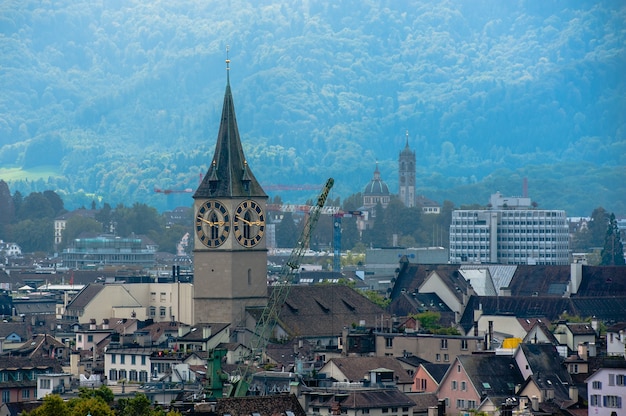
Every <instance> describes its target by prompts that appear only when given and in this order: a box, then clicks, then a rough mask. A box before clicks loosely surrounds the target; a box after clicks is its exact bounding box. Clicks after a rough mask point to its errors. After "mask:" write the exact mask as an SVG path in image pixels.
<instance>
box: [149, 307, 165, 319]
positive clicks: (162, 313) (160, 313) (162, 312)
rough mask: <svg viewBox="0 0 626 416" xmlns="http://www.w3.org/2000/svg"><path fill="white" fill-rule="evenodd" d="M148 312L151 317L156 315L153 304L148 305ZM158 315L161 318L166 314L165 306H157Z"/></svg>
mask: <svg viewBox="0 0 626 416" xmlns="http://www.w3.org/2000/svg"><path fill="white" fill-rule="evenodd" d="M148 313H149V315H150V316H151V317H153V318H154V317H155V316H156V307H155V306H150V309H149V312H148ZM159 316H160V317H161V318H163V317H165V316H167V308H166V307H165V306H161V307H160V308H159Z"/></svg>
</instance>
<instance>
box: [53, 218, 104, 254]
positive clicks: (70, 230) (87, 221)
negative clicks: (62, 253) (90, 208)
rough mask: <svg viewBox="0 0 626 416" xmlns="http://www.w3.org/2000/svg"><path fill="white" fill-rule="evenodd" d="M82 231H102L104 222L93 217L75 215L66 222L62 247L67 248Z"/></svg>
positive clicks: (97, 232)
mask: <svg viewBox="0 0 626 416" xmlns="http://www.w3.org/2000/svg"><path fill="white" fill-rule="evenodd" d="M82 233H96V234H99V233H102V224H101V223H100V222H98V221H96V220H95V219H93V218H89V217H83V216H81V215H74V216H73V217H70V218H69V219H68V220H67V221H66V223H65V230H63V238H62V241H61V247H60V248H67V247H69V246H70V245H71V243H72V241H74V239H76V238H78V236H79V235H80V234H82Z"/></svg>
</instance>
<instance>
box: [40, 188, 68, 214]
mask: <svg viewBox="0 0 626 416" xmlns="http://www.w3.org/2000/svg"><path fill="white" fill-rule="evenodd" d="M43 196H44V197H45V198H46V199H47V200H48V202H50V206H51V207H52V210H53V211H54V216H55V217H56V216H57V215H60V214H62V213H63V212H65V207H64V205H63V200H62V199H61V197H60V196H59V195H58V194H57V193H56V192H54V191H43Z"/></svg>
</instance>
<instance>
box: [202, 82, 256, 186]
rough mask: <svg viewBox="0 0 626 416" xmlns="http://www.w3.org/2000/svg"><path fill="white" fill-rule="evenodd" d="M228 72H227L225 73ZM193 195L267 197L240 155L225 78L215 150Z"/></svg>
mask: <svg viewBox="0 0 626 416" xmlns="http://www.w3.org/2000/svg"><path fill="white" fill-rule="evenodd" d="M227 74H228V72H227ZM209 165H210V167H209V170H208V172H207V173H206V175H205V176H204V179H202V183H201V184H200V186H199V187H198V189H197V190H196V192H195V194H194V195H193V197H194V198H215V197H229V198H230V197H267V195H266V194H265V192H264V191H263V188H261V185H260V184H259V182H258V181H257V179H256V178H255V177H254V174H253V173H252V170H250V167H249V166H248V163H247V161H246V157H245V155H244V154H243V147H242V146H241V139H240V137H239V128H238V127H237V118H236V117H235V105H234V103H233V95H232V92H231V90H230V79H229V78H227V82H226V92H225V93H224V104H223V107H222V118H221V121H220V127H219V132H218V134H217V142H216V143H215V153H214V155H213V159H212V160H211V161H209Z"/></svg>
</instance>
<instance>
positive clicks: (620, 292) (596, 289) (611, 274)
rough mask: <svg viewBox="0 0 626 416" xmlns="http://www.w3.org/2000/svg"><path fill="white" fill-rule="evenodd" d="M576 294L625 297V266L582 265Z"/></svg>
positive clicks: (581, 295)
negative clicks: (581, 275) (581, 277)
mask: <svg viewBox="0 0 626 416" xmlns="http://www.w3.org/2000/svg"><path fill="white" fill-rule="evenodd" d="M576 296H580V297H601V296H608V297H610V296H621V297H626V266H583V279H582V282H581V284H580V287H579V288H578V293H577V294H576ZM623 316H626V315H623Z"/></svg>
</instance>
